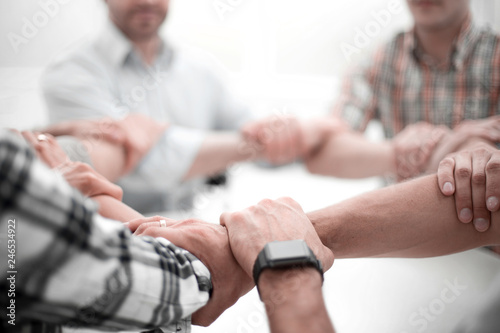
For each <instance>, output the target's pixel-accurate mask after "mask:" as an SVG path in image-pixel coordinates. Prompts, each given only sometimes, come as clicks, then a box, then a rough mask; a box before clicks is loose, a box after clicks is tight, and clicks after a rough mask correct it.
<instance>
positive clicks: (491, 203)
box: [486, 197, 498, 211]
mask: <svg viewBox="0 0 500 333" xmlns="http://www.w3.org/2000/svg"><path fill="white" fill-rule="evenodd" d="M486 206H487V207H488V210H490V211H494V210H496V209H497V207H498V198H497V197H489V198H488V200H487V201H486Z"/></svg>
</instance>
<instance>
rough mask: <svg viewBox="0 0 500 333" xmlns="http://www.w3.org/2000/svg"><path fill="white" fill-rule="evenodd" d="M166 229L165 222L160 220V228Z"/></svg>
mask: <svg viewBox="0 0 500 333" xmlns="http://www.w3.org/2000/svg"><path fill="white" fill-rule="evenodd" d="M166 227H167V221H165V220H160V228H166Z"/></svg>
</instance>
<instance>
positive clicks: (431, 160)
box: [245, 0, 500, 223]
mask: <svg viewBox="0 0 500 333" xmlns="http://www.w3.org/2000/svg"><path fill="white" fill-rule="evenodd" d="M407 4H408V7H409V9H410V12H411V14H412V17H413V20H414V26H413V29H411V30H410V31H408V32H404V33H400V34H398V35H397V36H395V37H394V38H393V39H392V40H391V41H390V42H389V43H388V44H386V45H384V46H383V47H382V48H380V49H379V50H378V51H377V52H376V53H375V55H374V56H373V57H371V59H370V60H369V61H368V62H367V63H366V64H363V65H361V66H357V67H355V68H354V71H353V72H352V73H349V75H347V77H346V79H345V81H344V84H343V89H342V91H341V94H340V98H339V99H338V101H337V103H336V105H335V107H334V110H333V114H334V116H335V118H336V119H340V120H342V121H343V122H344V123H345V130H344V131H331V136H330V137H329V138H328V139H327V140H326V142H324V143H323V144H321V145H318V148H319V149H317V150H315V151H313V152H312V154H311V155H308V156H306V159H305V160H306V161H305V162H306V165H307V167H308V169H309V170H310V171H311V172H313V173H319V174H324V175H331V176H335V177H343V178H363V177H372V176H387V178H391V179H397V180H398V181H401V180H405V179H409V178H412V177H415V176H417V175H421V174H425V173H433V172H436V170H437V167H438V164H439V162H440V161H441V160H442V159H443V158H444V157H445V156H446V155H447V154H449V153H451V152H455V151H457V149H458V147H460V146H461V145H462V144H463V143H464V142H466V141H467V140H468V139H469V138H471V137H482V138H484V139H488V140H490V141H491V142H498V141H500V117H498V116H497V115H498V114H499V113H500V38H499V37H498V36H497V35H495V34H494V33H493V32H491V31H490V30H488V29H485V28H480V27H478V26H476V25H475V24H474V22H473V19H472V16H471V12H470V1H469V0H407ZM371 120H380V122H381V123H382V127H383V130H384V135H385V138H386V140H385V141H383V142H381V143H375V142H370V141H369V140H367V139H366V138H365V137H364V136H363V135H362V132H363V131H364V130H365V129H366V127H367V125H368V124H369V123H370V121H371ZM466 120H468V122H464V121H466ZM318 121H319V122H320V121H321V120H318ZM245 130H246V131H247V132H248V135H249V136H253V137H255V136H258V135H259V133H261V132H262V127H261V124H259V122H258V121H257V122H255V123H253V124H249V125H247V126H246V129H245ZM442 190H443V192H447V191H449V190H450V188H448V185H447V188H446V189H444V188H443V189H442ZM451 190H452V189H451ZM464 202H465V201H464V200H462V201H459V202H457V203H460V204H461V205H459V208H460V209H459V210H458V213H459V215H458V216H459V218H460V220H461V221H463V222H470V221H474V223H481V219H487V218H488V215H489V214H488V211H487V209H486V205H485V204H483V202H474V207H473V205H472V201H471V200H469V201H468V202H467V204H466V205H463V204H464Z"/></svg>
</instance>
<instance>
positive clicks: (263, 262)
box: [253, 240, 324, 289]
mask: <svg viewBox="0 0 500 333" xmlns="http://www.w3.org/2000/svg"><path fill="white" fill-rule="evenodd" d="M276 243H282V244H284V243H288V244H289V245H292V246H302V247H303V248H304V249H306V250H307V251H308V253H307V255H303V256H301V257H300V258H299V257H296V258H294V257H293V256H292V257H290V258H284V259H283V258H281V260H273V259H272V258H269V250H270V249H269V248H270V247H272V246H274V245H276ZM302 267H313V268H316V269H317V270H318V272H319V273H320V274H321V278H322V279H324V278H323V266H322V265H321V261H319V260H318V259H317V258H316V256H315V255H314V252H313V251H312V250H311V249H310V248H309V246H307V244H306V243H305V241H303V240H294V241H284V242H272V243H268V244H266V246H265V247H264V249H262V251H260V253H259V255H258V256H257V259H256V260H255V264H254V266H253V279H254V282H255V285H256V286H257V289H258V282H259V277H260V274H261V273H262V271H263V270H264V269H266V268H302Z"/></svg>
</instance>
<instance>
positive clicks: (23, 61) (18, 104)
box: [0, 0, 500, 129]
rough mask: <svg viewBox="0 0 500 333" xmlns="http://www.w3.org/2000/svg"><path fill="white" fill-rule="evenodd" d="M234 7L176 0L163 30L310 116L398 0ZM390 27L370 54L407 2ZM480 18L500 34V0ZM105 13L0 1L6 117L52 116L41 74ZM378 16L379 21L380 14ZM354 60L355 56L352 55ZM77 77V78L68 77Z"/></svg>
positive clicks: (256, 92) (99, 5) (279, 108)
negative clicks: (350, 51)
mask: <svg viewBox="0 0 500 333" xmlns="http://www.w3.org/2000/svg"><path fill="white" fill-rule="evenodd" d="M54 1H58V3H59V2H61V3H65V4H59V5H58V7H59V8H58V10H57V12H56V14H55V15H54V16H53V17H50V18H49V20H48V21H47V22H43V18H42V19H41V21H39V22H40V23H41V26H40V27H39V28H38V32H37V33H36V34H34V36H33V37H30V38H29V39H28V42H27V44H22V45H20V46H19V47H18V50H17V51H18V52H15V48H14V47H13V46H12V43H11V42H9V39H8V34H9V33H14V34H17V35H22V28H23V26H24V25H25V23H24V21H23V20H24V19H26V20H28V21H30V22H32V23H33V22H34V20H35V18H38V19H39V20H40V17H39V16H37V15H38V14H40V11H41V10H42V6H41V3H50V2H54ZM220 1H221V2H223V3H232V4H235V5H234V6H233V9H232V11H228V12H225V14H224V15H223V16H221V15H219V13H218V12H217V10H216V9H215V6H214V4H215V3H216V1H215V0H172V1H171V12H170V15H169V18H168V22H167V24H166V25H165V27H164V29H163V32H162V33H163V34H165V35H167V36H168V37H169V39H170V40H171V41H172V42H173V43H174V44H176V45H177V46H179V47H183V48H189V49H191V50H193V51H194V52H200V51H202V52H204V53H206V54H207V55H208V56H209V57H211V58H212V59H213V60H214V63H215V64H217V65H219V67H220V69H221V74H222V75H225V76H226V78H227V80H228V84H230V85H231V86H232V88H233V90H234V91H235V93H237V94H238V95H239V96H240V97H241V98H242V99H244V100H245V101H247V102H248V103H249V104H250V105H251V106H252V107H253V109H254V110H255V111H256V112H259V113H266V114H267V113H272V112H290V113H296V114H300V115H310V114H318V113H324V112H327V110H328V108H329V106H330V105H331V103H332V100H333V99H334V98H335V95H336V93H337V88H338V82H339V78H340V77H341V76H342V73H343V72H344V71H345V69H346V68H347V67H348V66H349V65H352V63H351V62H349V61H347V59H346V57H344V55H343V53H342V51H341V45H342V43H345V44H350V45H355V44H354V37H355V34H356V31H357V29H361V30H364V29H365V28H366V27H367V25H369V24H370V23H373V22H374V21H375V19H374V17H373V16H372V14H371V13H372V12H373V11H375V12H378V11H381V10H387V8H388V6H389V4H390V3H391V2H392V0H369V1H368V0H336V1H332V0H308V1H299V0H239V1H238V0H231V1H228V0H220ZM395 1H396V3H399V4H400V6H401V7H402V11H401V13H400V14H398V15H392V16H391V18H390V20H389V24H388V25H386V26H385V27H382V28H381V29H380V32H376V33H375V34H374V37H373V38H369V45H368V46H367V47H365V48H363V49H361V51H362V52H360V54H361V55H365V54H366V53H367V52H368V50H369V49H371V48H373V46H374V45H377V44H378V43H379V42H380V41H381V40H387V39H388V38H389V37H390V36H391V35H393V34H394V33H395V32H396V31H399V30H401V29H403V28H407V27H409V26H410V25H411V22H410V16H409V14H408V12H407V9H406V6H405V1H403V0H395ZM472 2H473V8H474V12H475V13H476V15H475V16H476V18H477V20H478V21H479V22H480V23H481V24H483V23H490V24H491V25H493V26H494V27H495V28H496V29H497V30H498V31H500V18H499V16H500V0H472ZM105 19H106V9H105V6H104V1H103V0H41V1H39V0H22V1H19V0H1V1H0V124H1V126H11V127H17V128H22V129H24V128H31V127H33V126H40V125H42V124H44V123H45V121H46V117H45V111H44V108H43V102H42V100H41V99H40V97H39V95H38V81H39V76H40V74H41V72H42V70H43V68H44V67H45V66H46V65H47V64H48V63H49V62H50V61H51V59H53V58H54V57H57V56H58V55H60V54H61V52H66V50H68V49H71V48H74V47H77V46H78V45H80V44H81V43H83V42H84V41H86V40H89V39H91V38H92V36H94V35H95V34H96V33H98V32H99V29H100V27H101V25H102V23H103V22H104V20H105ZM375 22H376V21H375ZM354 58H356V57H353V60H354ZM68 79H69V80H71V78H68Z"/></svg>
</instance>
